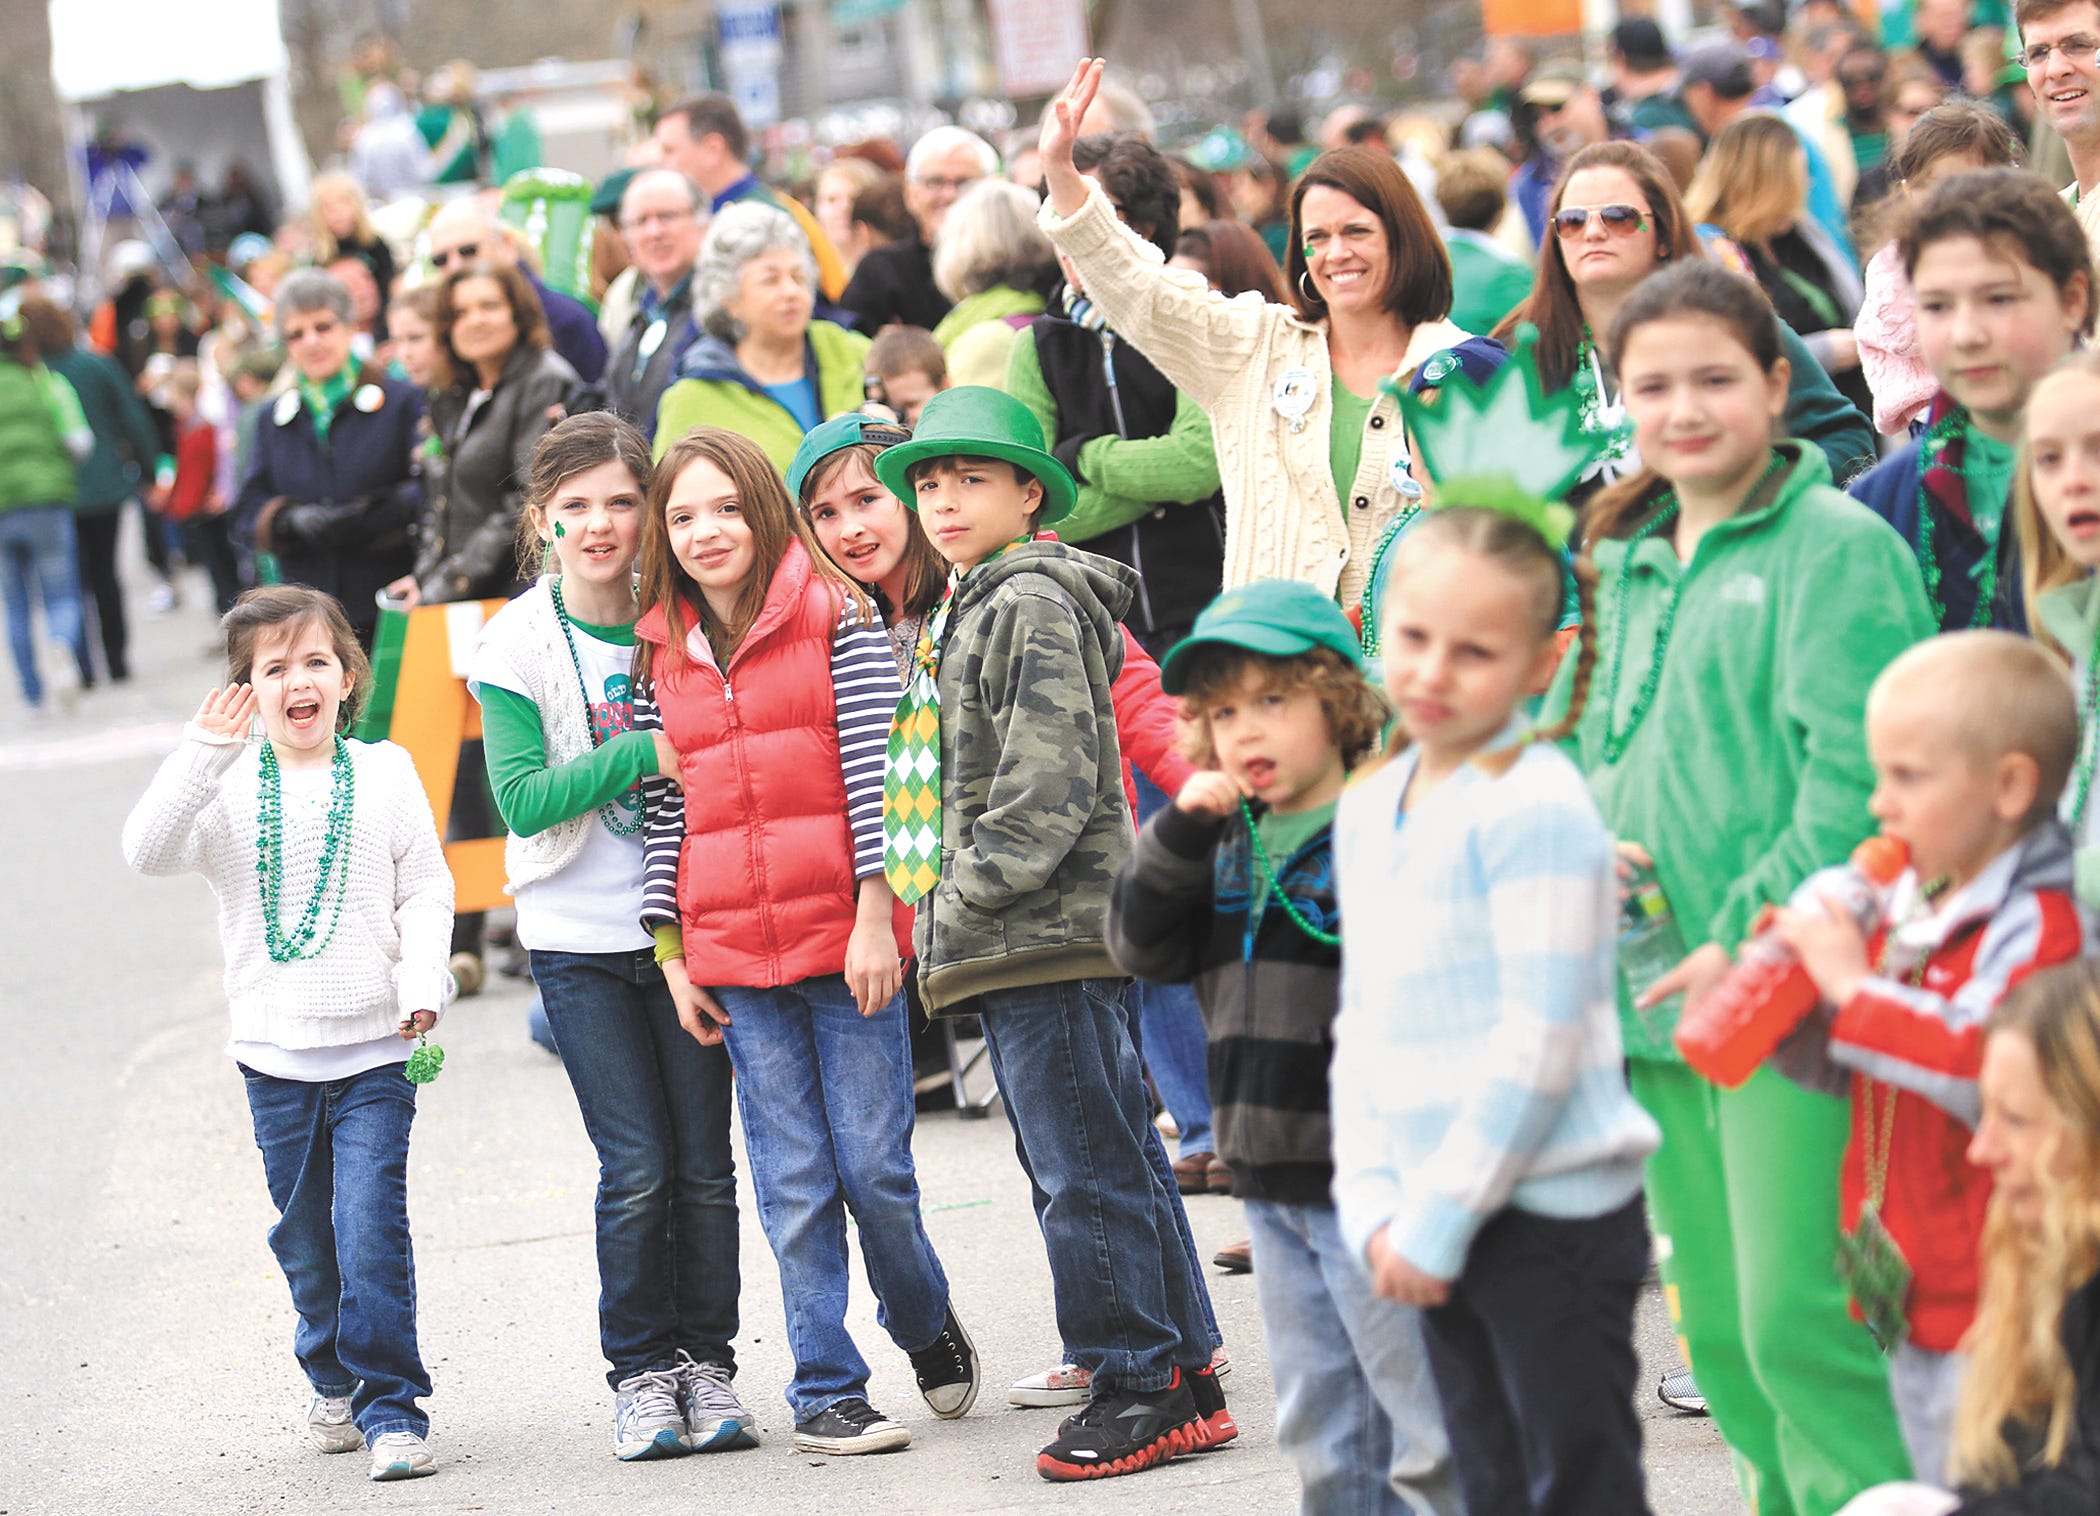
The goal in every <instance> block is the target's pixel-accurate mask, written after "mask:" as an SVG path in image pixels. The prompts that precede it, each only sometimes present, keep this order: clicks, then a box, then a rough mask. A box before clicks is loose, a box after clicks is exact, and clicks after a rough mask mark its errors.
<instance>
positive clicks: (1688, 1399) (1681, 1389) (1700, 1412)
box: [1655, 1369, 1707, 1416]
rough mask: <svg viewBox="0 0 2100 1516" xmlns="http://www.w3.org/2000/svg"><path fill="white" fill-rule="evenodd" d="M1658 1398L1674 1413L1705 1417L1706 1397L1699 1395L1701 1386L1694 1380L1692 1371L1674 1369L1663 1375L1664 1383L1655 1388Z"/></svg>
mask: <svg viewBox="0 0 2100 1516" xmlns="http://www.w3.org/2000/svg"><path fill="white" fill-rule="evenodd" d="M1655 1394H1656V1398H1657V1399H1659V1400H1660V1401H1662V1403H1663V1404H1664V1405H1666V1406H1668V1407H1669V1408H1670V1409H1671V1410H1673V1411H1683V1412H1685V1413H1686V1414H1688V1415H1692V1416H1704V1415H1705V1414H1706V1413H1707V1412H1706V1397H1705V1396H1704V1395H1702V1394H1700V1393H1699V1386H1698V1385H1697V1383H1695V1382H1694V1381H1693V1379H1692V1371H1691V1370H1690V1369H1672V1370H1671V1371H1670V1372H1669V1373H1667V1374H1665V1375H1663V1377H1662V1383H1661V1384H1659V1385H1657V1386H1656V1387H1655Z"/></svg>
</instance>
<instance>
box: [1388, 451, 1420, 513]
mask: <svg viewBox="0 0 2100 1516" xmlns="http://www.w3.org/2000/svg"><path fill="white" fill-rule="evenodd" d="M1414 462H1415V461H1414V459H1412V458H1410V457H1409V456H1408V454H1407V449H1406V448H1404V447H1403V448H1400V449H1399V450H1398V451H1396V452H1395V453H1394V454H1393V488H1394V490H1396V491H1397V492H1398V493H1399V495H1400V498H1401V499H1403V500H1420V499H1421V498H1422V486H1421V485H1419V484H1417V483H1415V479H1414V473H1413V469H1414Z"/></svg>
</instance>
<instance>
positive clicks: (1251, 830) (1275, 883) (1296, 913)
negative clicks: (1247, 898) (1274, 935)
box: [1240, 800, 1342, 947]
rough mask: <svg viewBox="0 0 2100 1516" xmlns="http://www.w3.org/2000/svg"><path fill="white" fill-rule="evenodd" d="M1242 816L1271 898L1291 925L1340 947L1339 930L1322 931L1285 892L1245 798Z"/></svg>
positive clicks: (1323, 942)
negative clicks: (1267, 883)
mask: <svg viewBox="0 0 2100 1516" xmlns="http://www.w3.org/2000/svg"><path fill="white" fill-rule="evenodd" d="M1240 818H1241V819H1242V820H1244V821H1245V822H1246V823H1247V836H1248V838H1249V839H1250V840H1251V841H1252V842H1253V843H1254V856H1255V859H1256V861H1258V862H1259V863H1260V864H1261V871H1262V875H1263V877H1265V878H1266V879H1267V880H1268V881H1269V898H1270V899H1271V900H1274V901H1278V902H1280V903H1281V904H1282V906H1283V913H1284V915H1286V916H1288V917H1290V918H1291V925H1293V926H1295V927H1296V928H1297V929H1298V930H1299V931H1301V932H1303V933H1305V935H1306V936H1308V937H1310V938H1312V940H1313V941H1315V942H1317V943H1319V944H1320V945H1321V946H1323V947H1340V946H1341V945H1342V937H1341V934H1340V933H1339V932H1323V931H1321V930H1320V929H1319V928H1318V927H1316V926H1314V925H1313V924H1312V923H1311V922H1310V921H1308V920H1306V919H1305V913H1304V912H1303V911H1301V910H1299V909H1298V902H1297V901H1295V900H1293V899H1291V897H1290V896H1289V895H1286V894H1285V893H1284V891H1283V881H1282V880H1281V879H1278V878H1277V877H1276V865H1275V864H1273V863H1271V862H1269V850H1268V849H1267V848H1266V847H1264V846H1262V840H1261V828H1260V827H1257V826H1256V825H1255V824H1254V808H1253V807H1252V806H1250V805H1248V804H1247V802H1246V801H1244V800H1242V801H1241V802H1240Z"/></svg>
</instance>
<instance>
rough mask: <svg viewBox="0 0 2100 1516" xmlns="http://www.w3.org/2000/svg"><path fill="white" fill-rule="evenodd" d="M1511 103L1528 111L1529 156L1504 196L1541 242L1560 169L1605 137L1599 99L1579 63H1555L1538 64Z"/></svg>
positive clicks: (1606, 130) (1607, 125) (1606, 124)
mask: <svg viewBox="0 0 2100 1516" xmlns="http://www.w3.org/2000/svg"><path fill="white" fill-rule="evenodd" d="M1517 102H1518V104H1519V105H1520V106H1522V107H1523V108H1524V109H1526V110H1528V111H1530V112H1531V120H1532V128H1531V135H1532V140H1533V142H1534V144H1535V146H1534V147H1533V149H1532V153H1531V156H1530V157H1528V158H1526V159H1525V160H1524V161H1523V162H1522V163H1521V164H1519V165H1518V166H1517V171H1516V173H1515V174H1514V175H1512V176H1511V178H1510V188H1509V192H1510V195H1511V197H1512V198H1514V199H1515V200H1516V202H1517V208H1518V209H1519V210H1521V211H1522V212H1523V213H1524V224H1525V225H1526V226H1528V227H1530V228H1531V240H1532V242H1533V243H1534V244H1536V243H1540V242H1543V241H1545V240H1546V233H1547V227H1546V209H1547V207H1548V206H1550V205H1551V204H1552V203H1553V186H1554V185H1555V184H1557V183H1559V182H1560V166H1561V165H1562V164H1563V163H1566V162H1567V161H1568V160H1569V159H1570V158H1572V157H1574V156H1575V155H1576V154H1577V153H1579V152H1581V151H1582V150H1583V149H1584V148H1586V147H1588V146H1589V145H1590V144H1591V143H1593V142H1602V141H1604V140H1605V139H1606V138H1608V137H1609V136H1610V135H1611V123H1610V122H1608V121H1607V120H1606V119H1605V116H1604V97H1603V96H1602V95H1601V94H1599V93H1598V91H1597V87H1596V86H1595V85H1594V84H1592V83H1590V78H1589V75H1588V73H1587V72H1585V71H1584V69H1583V66H1582V64H1581V63H1579V62H1577V61H1574V60H1572V59H1555V60H1553V61H1551V62H1549V63H1546V64H1543V65H1542V66H1541V67H1540V68H1539V71H1538V72H1537V73H1535V74H1533V75H1532V76H1531V78H1530V79H1529V80H1528V81H1527V82H1526V83H1525V85H1524V87H1523V89H1521V90H1519V91H1518V92H1517Z"/></svg>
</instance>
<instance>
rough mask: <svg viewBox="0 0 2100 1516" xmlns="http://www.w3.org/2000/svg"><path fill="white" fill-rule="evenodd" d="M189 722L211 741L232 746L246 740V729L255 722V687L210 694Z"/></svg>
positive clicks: (229, 688) (233, 686) (231, 687)
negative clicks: (220, 740) (222, 740)
mask: <svg viewBox="0 0 2100 1516" xmlns="http://www.w3.org/2000/svg"><path fill="white" fill-rule="evenodd" d="M191 719H193V720H194V721H195V722H196V723H197V725H198V726H200V727H202V728H203V729H204V730H205V731H207V732H209V733H211V734H212V736H214V737H224V738H227V739H229V740H230V741H234V742H242V741H245V740H247V736H248V727H249V725H250V723H252V722H253V721H254V720H255V690H254V687H253V686H251V685H246V684H229V685H227V686H226V687H225V688H224V689H214V690H212V691H211V692H210V693H209V694H207V695H206V696H205V697H204V703H203V704H202V705H200V706H198V707H197V714H196V715H195V716H194V717H193V718H191Z"/></svg>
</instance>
